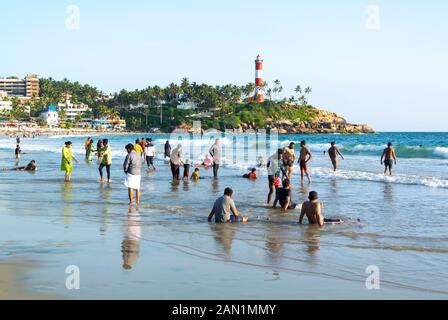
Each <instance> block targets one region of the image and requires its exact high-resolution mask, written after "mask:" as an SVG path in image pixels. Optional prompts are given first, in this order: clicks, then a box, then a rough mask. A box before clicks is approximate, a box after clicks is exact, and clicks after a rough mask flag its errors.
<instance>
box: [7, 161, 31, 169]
mask: <svg viewBox="0 0 448 320" xmlns="http://www.w3.org/2000/svg"><path fill="white" fill-rule="evenodd" d="M36 169H37V165H36V161H34V160H32V161H31V162H30V163H28V165H27V166H26V167H17V168H13V169H10V170H11V171H36Z"/></svg>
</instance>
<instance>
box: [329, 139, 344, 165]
mask: <svg viewBox="0 0 448 320" xmlns="http://www.w3.org/2000/svg"><path fill="white" fill-rule="evenodd" d="M328 155H329V156H330V159H331V163H332V164H333V170H334V172H336V171H337V170H338V167H339V160H338V155H339V156H340V157H341V158H342V160H345V159H344V156H343V155H342V153H341V152H340V151H339V148H338V147H336V142H332V143H331V148H330V149H328Z"/></svg>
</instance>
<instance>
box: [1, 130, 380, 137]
mask: <svg viewBox="0 0 448 320" xmlns="http://www.w3.org/2000/svg"><path fill="white" fill-rule="evenodd" d="M188 132H189V133H192V134H193V132H190V131H188ZM218 132H220V133H226V132H224V131H218ZM171 133H172V132H146V131H100V130H87V129H41V130H39V131H25V130H19V129H17V130H10V129H8V130H6V129H0V136H1V137H16V136H20V137H24V138H32V137H33V136H36V137H51V136H86V135H92V136H97V135H140V134H142V135H170V134H171ZM229 133H230V134H244V133H245V132H244V131H235V132H229ZM253 133H257V131H254V132H251V134H253ZM271 134H277V135H279V136H285V135H294V134H299V135H326V134H335V135H337V134H340V135H363V134H379V132H369V133H365V132H353V133H347V132H337V131H334V132H333V131H331V132H321V131H317V130H316V131H308V132H276V131H274V130H273V132H271Z"/></svg>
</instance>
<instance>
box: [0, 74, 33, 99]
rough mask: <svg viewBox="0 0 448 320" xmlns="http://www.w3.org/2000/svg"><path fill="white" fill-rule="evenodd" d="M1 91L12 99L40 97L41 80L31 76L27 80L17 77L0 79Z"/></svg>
mask: <svg viewBox="0 0 448 320" xmlns="http://www.w3.org/2000/svg"><path fill="white" fill-rule="evenodd" d="M0 91H5V92H6V93H7V94H8V95H9V96H11V97H19V98H28V99H31V98H32V97H34V96H35V97H38V96H39V78H38V77H37V75H35V74H29V75H27V76H26V78H25V79H18V78H15V77H9V78H0Z"/></svg>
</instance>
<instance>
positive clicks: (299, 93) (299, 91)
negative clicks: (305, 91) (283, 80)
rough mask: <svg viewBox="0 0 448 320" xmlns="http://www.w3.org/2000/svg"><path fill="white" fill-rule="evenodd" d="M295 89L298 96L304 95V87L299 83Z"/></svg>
mask: <svg viewBox="0 0 448 320" xmlns="http://www.w3.org/2000/svg"><path fill="white" fill-rule="evenodd" d="M294 91H295V92H296V93H297V97H298V98H299V99H300V96H301V95H302V87H301V86H300V85H298V86H297V87H296V88H295V89H294Z"/></svg>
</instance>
